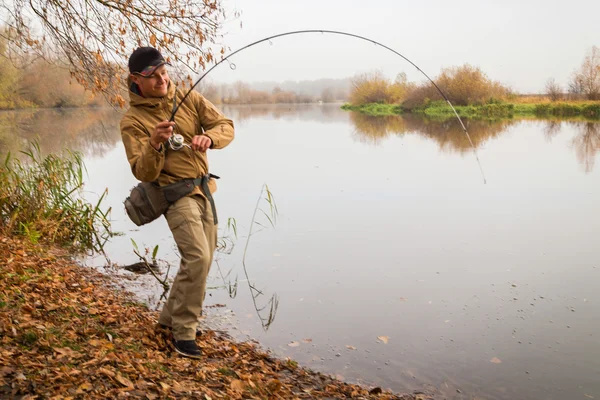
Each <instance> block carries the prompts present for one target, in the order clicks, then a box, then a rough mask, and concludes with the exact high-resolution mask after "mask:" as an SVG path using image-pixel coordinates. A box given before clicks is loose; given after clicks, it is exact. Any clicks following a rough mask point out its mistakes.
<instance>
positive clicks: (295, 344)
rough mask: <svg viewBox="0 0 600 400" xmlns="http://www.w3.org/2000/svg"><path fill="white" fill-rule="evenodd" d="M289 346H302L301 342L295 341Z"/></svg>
mask: <svg viewBox="0 0 600 400" xmlns="http://www.w3.org/2000/svg"><path fill="white" fill-rule="evenodd" d="M288 346H290V347H298V346H300V342H296V341H294V342H291V343H288Z"/></svg>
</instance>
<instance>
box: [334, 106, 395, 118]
mask: <svg viewBox="0 0 600 400" xmlns="http://www.w3.org/2000/svg"><path fill="white" fill-rule="evenodd" d="M342 110H346V111H358V112H360V113H363V114H367V115H372V116H382V115H395V114H402V112H403V110H402V107H401V106H399V105H397V104H380V103H374V104H363V105H360V106H353V105H351V104H344V105H343V106H342Z"/></svg>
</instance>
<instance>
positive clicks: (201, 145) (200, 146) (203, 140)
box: [192, 135, 212, 152]
mask: <svg viewBox="0 0 600 400" xmlns="http://www.w3.org/2000/svg"><path fill="white" fill-rule="evenodd" d="M210 146H212V139H211V138H209V137H208V136H206V135H196V136H194V138H193V139H192V150H195V151H201V152H205V151H206V150H208V149H209V148H210Z"/></svg>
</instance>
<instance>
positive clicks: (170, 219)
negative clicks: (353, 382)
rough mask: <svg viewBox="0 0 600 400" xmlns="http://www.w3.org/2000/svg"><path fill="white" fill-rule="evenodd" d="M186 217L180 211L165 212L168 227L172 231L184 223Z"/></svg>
mask: <svg viewBox="0 0 600 400" xmlns="http://www.w3.org/2000/svg"><path fill="white" fill-rule="evenodd" d="M185 222H186V217H185V215H183V214H182V213H180V212H171V213H169V212H167V224H168V225H169V229H170V230H171V231H174V230H175V229H177V228H179V227H180V226H181V225H183V224H185Z"/></svg>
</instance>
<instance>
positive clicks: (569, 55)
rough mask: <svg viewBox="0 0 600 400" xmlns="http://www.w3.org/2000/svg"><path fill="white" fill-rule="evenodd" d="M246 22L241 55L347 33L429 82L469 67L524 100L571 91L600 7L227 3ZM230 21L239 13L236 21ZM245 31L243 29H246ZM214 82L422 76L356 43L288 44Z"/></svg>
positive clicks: (399, 1)
mask: <svg viewBox="0 0 600 400" xmlns="http://www.w3.org/2000/svg"><path fill="white" fill-rule="evenodd" d="M224 1H225V3H224V5H225V7H226V9H227V10H233V9H236V10H238V11H241V12H242V14H241V16H240V18H239V19H238V20H230V21H229V22H228V23H226V25H225V30H224V32H225V37H224V43H225V44H226V45H227V46H229V47H230V48H231V50H232V51H233V50H236V49H238V48H240V47H242V46H244V45H246V44H248V43H251V42H253V41H255V40H259V39H262V38H264V37H266V36H270V35H274V34H278V33H282V32H285V31H290V30H302V29H327V30H341V31H346V32H350V33H354V34H357V35H361V36H366V37H368V38H370V39H373V40H376V41H379V42H381V43H383V44H385V45H387V46H389V47H391V48H393V49H394V50H396V51H398V52H399V53H401V54H403V55H404V56H406V57H407V58H408V59H410V60H411V61H412V62H414V63H415V64H416V65H417V66H419V67H420V68H421V69H422V70H423V71H424V72H426V73H427V74H428V75H430V76H431V77H435V76H437V75H438V73H439V71H440V69H441V68H443V67H449V66H456V65H462V64H465V63H469V64H471V65H474V66H478V67H480V68H481V69H482V70H483V71H484V72H485V73H486V74H487V75H488V76H489V77H490V78H492V79H495V80H498V81H500V82H502V83H503V84H506V85H509V86H511V87H512V88H513V89H515V90H517V91H519V92H521V93H530V92H540V91H543V89H544V85H545V82H546V81H547V79H548V78H550V77H553V78H555V79H556V81H557V82H558V83H559V84H561V85H565V84H566V83H567V82H568V80H569V77H570V75H571V73H572V72H573V70H574V69H575V68H577V67H579V66H580V65H581V63H582V61H583V58H584V56H585V54H586V51H587V50H588V49H589V48H591V46H593V45H596V46H600V0H570V1H565V0H560V1H559V0H545V1H542V0H519V1H517V0H502V1H496V0H494V1H492V0H479V1H476V0H453V1H448V0H446V1H444V0H425V1H417V0H411V1H407V0H366V1H355V0H343V1H342V0H224ZM230 14H231V12H230ZM240 22H241V23H242V27H241V28H240ZM232 60H233V61H234V62H235V64H236V67H237V69H236V70H235V71H233V70H230V69H229V67H227V65H225V64H224V65H221V66H219V67H218V68H217V69H215V71H213V72H212V73H211V74H210V75H209V77H210V78H211V79H212V80H213V81H217V82H232V81H236V80H244V81H265V80H276V81H284V80H306V79H319V78H344V77H349V76H353V75H355V74H357V73H362V72H370V71H374V70H380V71H382V72H383V73H384V74H385V75H386V76H388V77H390V78H392V77H394V76H396V74H398V73H399V72H403V71H404V72H406V73H407V75H408V77H409V79H410V80H417V81H421V80H422V79H423V77H422V75H420V74H419V73H417V72H416V70H415V69H414V67H412V66H411V65H410V64H408V63H407V62H406V61H404V60H403V59H401V58H400V57H398V56H396V55H394V54H392V53H391V52H388V51H387V50H385V49H383V48H381V47H377V46H374V45H373V44H370V43H367V42H363V41H359V40H357V39H353V38H349V37H343V36H334V35H321V34H306V35H296V36H287V37H283V38H278V39H275V40H274V41H273V42H272V44H269V43H263V44H260V45H257V46H255V47H252V48H250V49H247V50H245V51H243V52H241V53H240V54H239V55H236V56H234V57H233V58H232Z"/></svg>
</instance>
